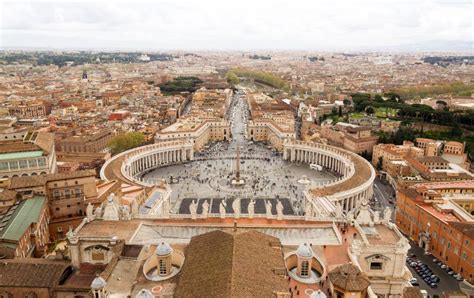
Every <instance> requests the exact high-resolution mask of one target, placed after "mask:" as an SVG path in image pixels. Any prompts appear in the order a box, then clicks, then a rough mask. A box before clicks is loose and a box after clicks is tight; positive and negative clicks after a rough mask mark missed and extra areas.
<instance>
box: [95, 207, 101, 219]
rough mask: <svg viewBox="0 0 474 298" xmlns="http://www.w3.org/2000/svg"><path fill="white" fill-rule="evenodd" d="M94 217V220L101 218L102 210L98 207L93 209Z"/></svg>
mask: <svg viewBox="0 0 474 298" xmlns="http://www.w3.org/2000/svg"><path fill="white" fill-rule="evenodd" d="M94 217H95V218H101V217H102V208H100V207H97V208H95V212H94Z"/></svg>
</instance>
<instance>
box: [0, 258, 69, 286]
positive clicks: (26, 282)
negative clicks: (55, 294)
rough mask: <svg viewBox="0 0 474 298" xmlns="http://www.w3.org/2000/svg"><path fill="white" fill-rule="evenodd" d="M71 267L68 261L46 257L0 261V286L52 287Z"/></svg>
mask: <svg viewBox="0 0 474 298" xmlns="http://www.w3.org/2000/svg"><path fill="white" fill-rule="evenodd" d="M68 267H70V264H69V263H68V262H64V261H53V260H46V259H29V258H24V259H13V260H2V261H1V262H0V287H34V288H52V287H55V286H57V285H58V284H59V283H60V280H61V277H62V276H63V274H64V273H65V272H66V271H67V270H66V269H68Z"/></svg>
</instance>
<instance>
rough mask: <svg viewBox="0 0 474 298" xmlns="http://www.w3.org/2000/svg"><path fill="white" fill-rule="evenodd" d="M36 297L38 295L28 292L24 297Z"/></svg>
mask: <svg viewBox="0 0 474 298" xmlns="http://www.w3.org/2000/svg"><path fill="white" fill-rule="evenodd" d="M36 297H38V295H36V294H35V293H33V292H29V293H27V294H26V295H25V298H36Z"/></svg>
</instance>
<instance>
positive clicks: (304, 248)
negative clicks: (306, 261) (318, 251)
mask: <svg viewBox="0 0 474 298" xmlns="http://www.w3.org/2000/svg"><path fill="white" fill-rule="evenodd" d="M296 255H298V256H300V257H304V258H311V257H312V256H313V250H312V249H311V247H310V246H309V245H308V244H306V243H304V244H300V246H298V249H297V250H296Z"/></svg>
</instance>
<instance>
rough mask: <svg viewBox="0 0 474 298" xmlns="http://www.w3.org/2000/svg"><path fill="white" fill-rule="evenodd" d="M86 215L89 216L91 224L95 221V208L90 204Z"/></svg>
mask: <svg viewBox="0 0 474 298" xmlns="http://www.w3.org/2000/svg"><path fill="white" fill-rule="evenodd" d="M86 215H87V220H88V221H89V222H91V221H93V220H94V206H92V204H91V203H90V202H89V204H87V207H86Z"/></svg>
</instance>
